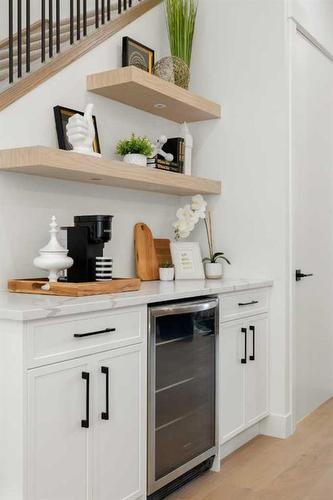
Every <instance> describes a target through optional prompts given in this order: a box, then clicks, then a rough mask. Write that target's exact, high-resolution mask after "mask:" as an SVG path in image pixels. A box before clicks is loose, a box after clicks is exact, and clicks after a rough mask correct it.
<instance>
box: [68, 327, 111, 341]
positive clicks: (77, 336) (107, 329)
mask: <svg viewBox="0 0 333 500" xmlns="http://www.w3.org/2000/svg"><path fill="white" fill-rule="evenodd" d="M115 331H116V329H115V328H105V330H98V331H97V332H89V333H74V337H75V338H76V339H82V338H83V337H91V336H92V335H101V334H102V333H111V332H115Z"/></svg>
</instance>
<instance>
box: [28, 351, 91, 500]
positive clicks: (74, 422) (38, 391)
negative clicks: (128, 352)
mask: <svg viewBox="0 0 333 500" xmlns="http://www.w3.org/2000/svg"><path fill="white" fill-rule="evenodd" d="M83 377H85V378H83ZM90 377H91V373H90V371H89V366H88V363H87V361H86V360H84V359H81V360H74V361H67V362H63V363H58V364H56V365H50V366H46V367H42V368H35V369H32V370H30V372H29V374H28V446H27V449H28V461H27V463H28V499H29V500H88V499H91V496H90V495H89V492H88V484H89V481H88V465H87V464H88V444H89V440H90V432H91V425H90V424H91V421H90V422H85V420H86V419H87V406H86V403H87V396H88V392H87V389H88V388H87V384H88V383H89V384H90V382H91V380H90ZM88 378H89V379H88ZM89 389H90V386H89ZM89 410H91V411H92V409H91V408H89ZM91 411H90V414H91ZM89 416H90V417H91V415H89ZM82 424H83V425H86V424H87V425H89V427H82Z"/></svg>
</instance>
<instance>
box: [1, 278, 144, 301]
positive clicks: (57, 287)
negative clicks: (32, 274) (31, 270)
mask: <svg viewBox="0 0 333 500" xmlns="http://www.w3.org/2000/svg"><path fill="white" fill-rule="evenodd" d="M139 289H140V280H139V279H138V278H113V279H112V280H110V281H94V282H91V283H66V282H63V281H58V282H57V283H49V282H48V280H47V278H36V279H22V280H9V281H8V290H9V291H10V292H15V293H33V294H39V295H61V296H67V297H85V296H88V295H103V294H108V293H119V292H133V291H135V290H139Z"/></svg>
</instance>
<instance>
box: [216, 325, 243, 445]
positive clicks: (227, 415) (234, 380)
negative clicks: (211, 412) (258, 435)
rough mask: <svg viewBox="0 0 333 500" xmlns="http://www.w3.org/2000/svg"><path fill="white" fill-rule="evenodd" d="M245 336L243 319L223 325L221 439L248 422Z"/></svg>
mask: <svg viewBox="0 0 333 500" xmlns="http://www.w3.org/2000/svg"><path fill="white" fill-rule="evenodd" d="M245 336H246V333H245V331H244V323H243V321H231V322H230V323H225V324H222V325H221V333H220V389H221V392H220V426H221V432H220V436H221V443H223V442H225V441H227V440H228V439H230V438H232V437H233V436H235V435H236V434H238V433H239V432H240V431H242V430H243V428H244V426H245V367H246V364H244V363H242V360H243V361H244V360H245V356H246V353H245Z"/></svg>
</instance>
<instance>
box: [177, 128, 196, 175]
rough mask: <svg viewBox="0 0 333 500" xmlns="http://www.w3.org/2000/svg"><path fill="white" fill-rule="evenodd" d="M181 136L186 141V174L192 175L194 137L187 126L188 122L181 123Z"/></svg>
mask: <svg viewBox="0 0 333 500" xmlns="http://www.w3.org/2000/svg"><path fill="white" fill-rule="evenodd" d="M180 130H181V132H180V133H181V137H183V139H184V143H185V162H184V174H185V175H192V149H193V137H192V135H191V132H190V130H189V128H188V126H187V123H185V122H184V123H183V124H182V125H181V129H180Z"/></svg>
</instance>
